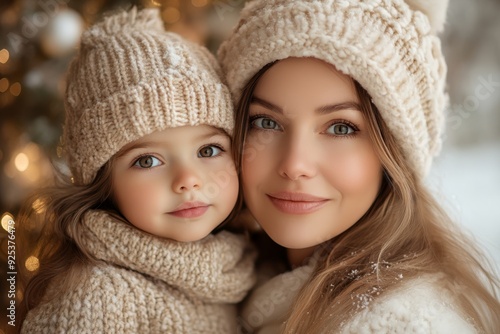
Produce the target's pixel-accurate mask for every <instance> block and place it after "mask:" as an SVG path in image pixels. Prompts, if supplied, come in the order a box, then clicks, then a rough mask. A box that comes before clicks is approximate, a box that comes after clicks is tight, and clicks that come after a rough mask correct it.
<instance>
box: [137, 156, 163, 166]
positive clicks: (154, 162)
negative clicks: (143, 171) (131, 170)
mask: <svg viewBox="0 0 500 334" xmlns="http://www.w3.org/2000/svg"><path fill="white" fill-rule="evenodd" d="M159 165H161V161H160V160H158V159H157V158H155V157H154V156H152V155H144V156H142V157H140V158H139V159H137V160H136V161H135V163H134V166H137V167H140V168H152V167H156V166H159Z"/></svg>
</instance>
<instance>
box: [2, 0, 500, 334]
mask: <svg viewBox="0 0 500 334" xmlns="http://www.w3.org/2000/svg"><path fill="white" fill-rule="evenodd" d="M244 2H245V1H244V0H136V1H121V0H115V1H113V0H110V1H106V0H89V1H75V0H1V2H0V216H1V217H2V221H1V222H2V227H1V228H0V281H1V283H0V285H1V286H2V289H1V296H0V308H1V309H2V310H3V311H2V312H0V314H2V318H1V319H0V324H2V325H5V321H6V317H5V316H4V315H3V314H4V310H5V309H6V305H7V303H8V299H7V293H6V292H4V291H5V290H6V289H4V288H3V287H6V286H7V284H6V272H7V229H8V222H9V220H10V219H11V217H15V214H16V212H17V211H18V209H19V207H20V204H21V203H22V200H23V199H24V198H25V197H26V195H27V194H28V193H29V192H30V191H32V190H33V189H35V187H37V186H38V185H40V184H43V183H44V182H47V180H50V179H51V175H52V164H60V163H62V161H61V159H60V156H59V153H60V149H59V147H58V144H59V137H60V135H61V130H62V127H61V124H62V122H63V120H64V109H63V103H62V97H63V93H64V88H65V81H64V79H65V78H64V73H65V70H66V68H67V66H68V64H69V62H70V60H71V59H72V57H73V56H74V53H75V50H76V49H77V47H78V43H79V37H80V34H81V33H82V31H83V29H85V28H86V27H88V26H89V25H90V24H92V23H94V22H95V21H96V20H98V19H100V18H101V16H102V14H103V13H104V12H107V11H110V10H116V9H120V8H129V7H130V6H132V5H137V6H141V7H159V8H161V12H162V17H163V20H164V21H165V26H166V27H167V29H169V30H171V31H175V32H177V33H179V34H181V35H183V36H185V37H187V38H189V39H191V40H193V41H195V42H198V43H200V44H204V45H206V46H207V47H208V48H209V49H210V50H211V51H213V52H215V51H216V50H217V47H218V45H219V44H220V42H221V41H222V40H223V39H224V38H225V37H226V36H227V34H228V33H229V32H230V31H231V28H232V27H233V26H234V24H235V23H236V22H237V19H238V14H239V11H240V9H241V8H242V7H243V5H244ZM499 17H500V0H475V1H471V0H451V1H450V8H449V12H448V24H447V26H446V30H445V31H444V32H443V33H442V35H441V37H442V40H443V50H444V53H445V56H446V59H447V63H448V68H449V70H448V84H449V93H450V99H451V105H450V108H449V109H448V111H447V113H448V116H447V134H446V137H445V142H444V149H443V152H442V154H441V156H440V157H439V158H438V159H437V160H436V163H435V165H434V168H433V170H432V172H431V175H430V177H429V178H428V180H427V181H428V183H429V185H430V186H431V187H432V188H433V189H434V190H435V191H436V192H437V194H438V197H439V198H440V199H441V200H442V202H443V204H444V205H446V206H447V208H448V209H449V212H450V213H451V215H452V216H453V217H454V218H455V219H456V220H457V221H458V222H459V223H461V224H462V225H463V226H464V228H465V229H467V230H468V231H469V232H470V233H471V234H473V235H474V237H475V238H476V240H477V242H478V243H480V245H481V247H483V248H484V249H485V250H486V251H487V252H488V254H489V256H490V257H491V259H492V260H493V261H494V262H496V264H497V265H500V20H499V19H498V18H499ZM14 220H15V219H14ZM17 247H22V245H19V244H18V245H17ZM18 265H26V266H27V267H28V268H31V269H33V270H36V268H37V261H36V259H33V258H32V259H31V261H29V262H28V263H25V264H18ZM17 297H18V299H21V298H22V292H18V296H17ZM0 328H5V327H3V326H2V327H0ZM3 333H4V331H2V330H1V329H0V334H3Z"/></svg>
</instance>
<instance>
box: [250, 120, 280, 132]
mask: <svg viewBox="0 0 500 334" xmlns="http://www.w3.org/2000/svg"><path fill="white" fill-rule="evenodd" d="M251 124H252V126H254V127H256V128H260V129H266V130H279V129H280V126H279V125H278V123H277V122H275V121H273V120H272V119H270V118H266V117H258V118H255V119H254V120H252V122H251Z"/></svg>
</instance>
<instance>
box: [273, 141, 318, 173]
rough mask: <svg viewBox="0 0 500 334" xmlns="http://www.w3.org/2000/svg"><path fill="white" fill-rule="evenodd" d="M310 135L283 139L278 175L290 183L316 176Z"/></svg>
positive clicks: (312, 143)
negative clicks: (290, 181)
mask: <svg viewBox="0 0 500 334" xmlns="http://www.w3.org/2000/svg"><path fill="white" fill-rule="evenodd" d="M312 136H313V134H311V135H304V134H302V135H300V134H294V133H292V134H289V135H288V136H286V137H285V138H284V142H283V143H282V144H283V146H282V147H283V151H282V152H281V155H280V156H281V160H280V163H279V167H278V174H279V175H280V176H281V177H283V178H287V179H290V180H292V181H295V180H298V179H300V178H311V177H314V176H315V175H316V172H317V169H316V163H315V159H314V151H315V150H314V142H313V140H312V138H311V137H312Z"/></svg>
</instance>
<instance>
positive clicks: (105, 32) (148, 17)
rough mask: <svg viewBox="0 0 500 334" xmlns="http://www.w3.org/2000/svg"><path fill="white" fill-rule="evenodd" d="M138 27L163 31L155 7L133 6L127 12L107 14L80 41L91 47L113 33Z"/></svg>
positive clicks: (132, 30) (134, 29) (135, 29)
mask: <svg viewBox="0 0 500 334" xmlns="http://www.w3.org/2000/svg"><path fill="white" fill-rule="evenodd" d="M138 29H143V30H149V31H158V32H163V31H165V28H164V25H163V21H162V20H161V17H160V13H159V11H158V10H157V9H156V8H146V9H143V10H138V9H137V8H136V7H133V8H132V9H131V10H130V11H128V12H118V13H116V14H114V15H108V16H107V17H105V18H104V19H103V20H102V21H100V22H98V23H96V24H95V25H93V26H92V27H90V28H89V29H88V30H87V31H85V32H84V33H83V34H82V38H81V43H82V44H84V45H87V46H89V47H91V46H92V44H94V43H100V42H105V41H106V40H108V39H109V38H110V37H113V36H114V35H115V34H121V33H124V32H130V33H131V32H134V31H137V30H138Z"/></svg>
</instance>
